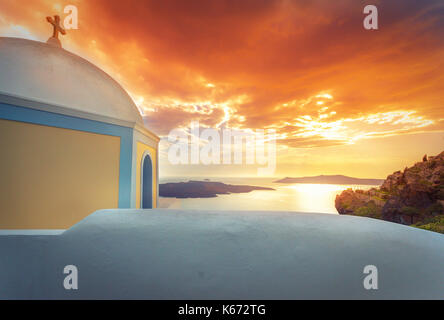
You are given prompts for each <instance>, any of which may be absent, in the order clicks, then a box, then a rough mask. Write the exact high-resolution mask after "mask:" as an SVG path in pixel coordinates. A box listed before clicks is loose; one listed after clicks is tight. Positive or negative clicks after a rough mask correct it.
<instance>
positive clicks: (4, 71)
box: [0, 17, 159, 229]
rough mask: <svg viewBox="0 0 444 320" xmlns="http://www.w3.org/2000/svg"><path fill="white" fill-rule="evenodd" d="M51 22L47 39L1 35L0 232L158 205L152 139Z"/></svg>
mask: <svg viewBox="0 0 444 320" xmlns="http://www.w3.org/2000/svg"><path fill="white" fill-rule="evenodd" d="M56 18H57V17H56ZM48 21H49V22H51V24H53V25H54V34H53V37H51V38H50V39H49V40H48V42H47V43H44V42H38V41H31V40H25V39H19V38H2V37H0V146H1V157H0V176H1V179H0V229H67V228H69V227H71V226H72V225H74V224H76V223H77V222H79V221H80V220H82V219H83V218H84V217H86V216H88V215H89V214H91V213H93V212H94V211H96V210H98V209H108V208H109V209H111V208H155V207H156V206H157V202H158V165H159V164H158V143H159V137H157V136H156V135H155V134H153V133H152V132H151V131H149V130H148V129H147V128H146V127H145V125H144V122H143V119H142V117H141V115H140V113H139V110H138V108H137V107H136V105H135V104H134V102H133V101H132V99H131V98H130V96H129V95H128V93H127V92H126V91H125V90H124V89H123V88H122V87H121V86H120V85H119V84H118V83H117V82H116V81H115V80H114V79H113V78H111V77H110V76H109V75H108V74H106V73H105V72H104V71H103V70H101V69H99V68H98V67H96V66H95V65H93V64H92V63H90V62H88V61H87V60H85V59H83V58H81V57H79V56H77V55H75V54H72V53H70V52H68V51H66V50H64V49H63V48H62V47H61V44H60V40H59V39H58V37H57V36H58V31H61V32H62V31H63V32H62V33H63V34H64V30H63V29H61V28H60V27H59V26H58V22H59V21H57V19H56V21H55V22H57V24H56V23H55V22H54V20H52V18H48Z"/></svg>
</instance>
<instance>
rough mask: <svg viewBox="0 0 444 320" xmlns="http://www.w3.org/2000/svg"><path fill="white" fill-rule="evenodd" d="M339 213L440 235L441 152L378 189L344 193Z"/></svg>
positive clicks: (443, 196)
mask: <svg viewBox="0 0 444 320" xmlns="http://www.w3.org/2000/svg"><path fill="white" fill-rule="evenodd" d="M335 206H336V209H337V210H338V212H339V214H352V215H359V216H366V217H372V218H377V219H383V220H387V221H391V222H396V223H402V224H407V225H414V226H418V227H421V228H424V229H429V230H433V231H438V232H443V233H444V151H443V152H441V153H440V154H439V155H437V156H435V157H427V156H424V158H423V160H422V161H421V162H418V163H416V164H415V165H413V166H412V167H410V168H405V169H404V170H403V171H396V172H394V173H393V174H391V175H389V176H388V177H387V179H386V180H385V181H384V183H383V184H382V185H381V187H379V188H372V189H370V190H366V191H363V190H351V189H348V190H345V191H343V192H342V193H341V194H340V195H338V196H336V200H335Z"/></svg>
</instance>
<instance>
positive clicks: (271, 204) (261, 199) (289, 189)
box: [159, 178, 375, 214]
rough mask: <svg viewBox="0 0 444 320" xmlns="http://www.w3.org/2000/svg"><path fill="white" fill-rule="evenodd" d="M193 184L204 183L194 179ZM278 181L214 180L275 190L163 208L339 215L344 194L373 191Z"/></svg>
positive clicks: (168, 203) (170, 201) (163, 202)
mask: <svg viewBox="0 0 444 320" xmlns="http://www.w3.org/2000/svg"><path fill="white" fill-rule="evenodd" d="M188 180H190V179H189V178H174V179H173V178H171V179H163V180H161V183H165V182H179V181H188ZM191 180H203V179H202V178H193V179H191ZM274 180H276V178H214V179H210V181H219V182H224V183H228V184H244V185H251V186H262V187H271V188H274V189H276V190H274V191H262V190H256V191H252V192H249V193H233V194H226V195H219V196H217V197H216V198H196V199H176V198H160V203H159V204H160V207H163V208H171V209H211V210H214V209H217V210H288V211H299V212H323V213H331V214H337V211H336V208H335V197H336V195H337V194H340V193H341V192H342V191H343V190H345V189H348V188H353V189H363V190H366V189H370V188H372V187H375V186H368V185H336V184H305V183H296V184H281V183H273V181H274Z"/></svg>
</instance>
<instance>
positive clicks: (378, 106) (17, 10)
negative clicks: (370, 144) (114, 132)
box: [0, 0, 444, 148]
mask: <svg viewBox="0 0 444 320" xmlns="http://www.w3.org/2000/svg"><path fill="white" fill-rule="evenodd" d="M67 4H75V5H76V6H77V7H78V9H79V30H71V31H69V32H68V35H67V36H65V37H64V38H63V40H62V41H63V43H64V46H65V48H67V49H68V50H71V51H74V52H75V53H77V54H80V55H81V56H84V57H86V58H87V59H89V60H92V61H93V62H94V63H96V64H98V65H99V66H101V67H102V68H104V69H105V70H106V71H107V72H109V73H110V74H111V75H113V76H114V77H115V78H117V80H118V81H120V82H121V83H122V84H123V85H124V87H125V88H126V89H127V90H128V91H129V92H130V94H131V95H132V97H133V98H134V100H135V102H136V103H137V104H138V106H139V108H140V110H141V112H142V113H143V115H144V117H145V121H146V123H147V125H148V126H149V127H151V129H152V130H153V131H155V132H156V133H158V134H159V135H166V134H167V133H168V132H169V131H170V130H171V129H173V128H176V127H183V126H187V125H188V124H189V123H190V121H192V120H199V121H200V122H201V123H202V124H204V125H206V126H220V125H226V126H231V127H235V128H239V129H256V128H275V129H277V130H278V135H279V137H280V138H281V140H280V143H282V144H286V145H288V146H290V147H296V148H307V147H310V148H312V147H319V146H334V145H343V144H352V143H357V141H359V140H361V139H369V138H375V137H379V138H380V137H387V136H393V135H403V134H412V133H423V132H440V131H444V121H443V116H442V111H443V106H442V101H443V92H444V64H443V61H444V59H443V58H444V44H443V41H442V39H444V28H443V21H444V4H443V3H442V1H439V0H430V1H413V0H403V1H400V0H398V1H374V4H376V5H377V7H378V9H379V13H380V21H379V26H380V29H379V30H377V31H367V30H365V29H364V28H363V27H362V20H363V18H364V15H363V13H362V9H363V4H362V2H360V1H354V0H348V1H347V0H344V1H287V0H276V1H272V0H270V1H267V0H264V1H258V0H243V1H238V0H215V1H206V0H190V1H179V0H176V1H173V0H164V1H156V0H151V1H135V0H127V1H120V0H119V1H105V0H98V1H84V0H83V1H82V0H76V1H74V0H70V1H49V0H48V1H47V0H33V1H29V2H27V4H26V6H24V5H23V4H19V3H17V1H13V0H2V2H1V4H0V35H3V36H21V37H27V38H33V39H39V40H42V41H44V40H46V38H47V37H48V36H49V35H50V26H49V25H47V24H46V23H45V19H44V17H45V16H46V15H50V14H55V13H59V14H62V12H61V10H62V9H63V7H64V6H65V5H67Z"/></svg>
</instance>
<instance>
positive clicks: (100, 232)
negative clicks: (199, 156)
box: [0, 209, 444, 299]
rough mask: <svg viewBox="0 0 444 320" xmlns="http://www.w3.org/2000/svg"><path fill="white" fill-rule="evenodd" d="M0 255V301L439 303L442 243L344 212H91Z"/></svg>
mask: <svg viewBox="0 0 444 320" xmlns="http://www.w3.org/2000/svg"><path fill="white" fill-rule="evenodd" d="M0 252H1V253H2V254H1V255H0V270H1V272H0V288H1V290H0V298H3V299H9V298H34V299H36V298H61V299H80V298H82V299H92V298H113V299H117V298H124V299H126V298H136V299H139V298H146V299H296V298H304V299H312V298H315V299H411V298H413V299H423V298H433V299H435V298H437V299H443V298H444V290H443V286H442V284H443V283H444V268H443V266H444V235H442V234H438V233H433V232H429V231H424V230H419V229H415V228H411V227H406V226H403V225H399V224H393V223H389V222H384V221H379V220H373V219H368V218H361V217H353V216H339V215H328V214H301V213H295V212H224V211H191V210H183V211H176V210H165V209H157V210H101V211H98V212H96V213H94V214H92V215H91V216H89V217H87V218H86V219H84V220H83V221H81V222H80V223H78V224H77V225H75V226H74V227H72V228H71V229H69V230H68V231H66V232H65V233H63V234H62V235H59V236H0ZM68 264H74V265H76V266H77V267H78V270H79V289H78V290H77V291H66V290H64V288H63V286H62V283H63V278H64V275H63V274H62V270H63V267H64V266H65V265H68ZM368 264H373V265H376V266H377V267H378V271H379V289H378V290H375V291H367V290H365V289H364V288H363V284H362V281H363V278H364V276H365V275H363V268H364V266H365V265H368Z"/></svg>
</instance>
